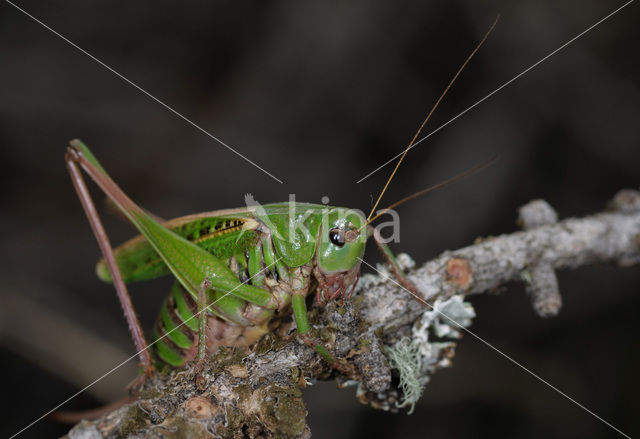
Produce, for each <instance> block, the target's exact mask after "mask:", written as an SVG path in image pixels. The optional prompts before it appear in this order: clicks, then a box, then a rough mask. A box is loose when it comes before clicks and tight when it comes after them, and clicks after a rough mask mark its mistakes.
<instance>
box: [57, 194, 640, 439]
mask: <svg viewBox="0 0 640 439" xmlns="http://www.w3.org/2000/svg"><path fill="white" fill-rule="evenodd" d="M556 217H557V216H556V214H555V212H554V211H553V209H551V207H550V206H549V205H548V204H547V203H545V202H544V201H540V200H537V201H533V202H531V203H529V204H527V205H526V206H524V207H523V208H521V209H520V218H519V222H520V224H521V225H522V227H523V228H524V230H523V231H520V232H516V233H511V234H507V235H501V236H498V237H490V238H484V239H481V240H478V241H477V242H476V243H475V244H474V245H471V246H468V247H465V248H462V249H459V250H455V251H447V252H445V253H443V254H442V255H440V256H439V257H437V258H435V259H433V260H431V261H429V262H427V263H425V264H424V265H422V266H421V267H419V268H417V269H410V270H408V276H409V278H410V279H411V281H412V282H414V284H415V285H416V286H417V287H418V289H419V290H420V291H421V292H422V293H423V295H424V297H425V298H426V299H427V300H428V301H429V302H430V303H443V301H445V300H447V299H448V298H451V297H453V296H458V295H462V296H466V295H471V294H479V293H483V292H487V291H490V290H493V289H496V288H498V287H500V286H501V285H504V284H505V283H507V282H512V281H523V282H525V283H527V291H528V292H529V294H530V295H531V298H532V302H533V306H534V310H535V311H536V312H537V313H538V314H539V315H540V316H543V317H548V316H552V315H555V314H557V313H558V311H559V310H560V306H561V299H560V293H559V290H558V285H557V279H556V277H555V270H557V269H565V268H576V267H580V266H583V265H587V264H594V263H614V264H618V265H620V266H629V265H632V264H637V263H640V193H638V192H637V191H632V190H624V191H621V192H619V193H618V194H617V195H616V196H615V197H614V199H613V200H612V202H611V203H610V207H609V210H608V211H606V212H603V213H599V214H595V215H591V216H587V217H584V218H580V219H576V218H570V219H566V220H564V221H560V222H556ZM404 259H405V260H406V259H407V258H406V257H405V258H404ZM401 260H403V258H401ZM405 265H410V264H408V263H405ZM379 268H382V269H383V270H384V268H383V267H379ZM438 300H439V301H440V302H436V301H438ZM424 314H425V307H424V305H421V304H420V303H418V302H417V301H415V300H413V299H412V297H411V296H410V295H409V294H407V293H406V292H405V291H403V290H402V289H400V288H399V287H398V286H397V285H395V284H394V283H393V282H391V281H389V280H387V279H385V277H384V276H381V275H372V274H367V275H363V277H362V280H361V283H360V286H359V290H358V292H357V293H356V295H355V297H354V299H353V300H352V301H351V302H350V303H348V304H345V306H343V307H339V306H338V305H337V304H335V303H332V304H329V305H328V306H326V307H325V308H323V309H318V308H315V309H313V310H312V311H311V321H312V322H313V323H314V329H313V331H314V334H315V335H316V336H317V337H320V338H322V339H323V341H324V342H325V343H326V344H327V345H328V346H329V347H330V348H331V349H332V350H333V351H334V353H335V355H336V356H338V357H341V358H343V359H344V360H345V361H346V362H348V363H349V364H350V365H351V366H352V367H351V369H353V374H352V375H351V376H337V373H336V372H335V371H333V370H329V369H328V367H327V366H326V363H324V362H323V361H322V360H321V359H320V358H318V356H317V355H316V354H315V353H314V351H313V350H312V349H310V348H308V347H307V346H305V345H304V344H303V343H301V342H299V341H298V339H297V338H296V337H295V336H294V335H289V334H287V332H288V331H287V329H288V326H287V325H283V326H282V327H281V329H280V331H279V332H278V333H274V334H268V335H267V336H266V337H265V338H263V339H262V340H261V341H260V342H259V343H258V345H257V346H256V347H254V349H253V351H251V352H247V351H241V350H237V349H236V350H233V349H221V350H219V351H218V352H217V353H216V354H215V355H214V356H213V357H212V358H211V359H210V361H209V362H208V363H207V366H206V367H205V372H204V379H205V381H206V390H205V391H204V392H200V391H199V390H198V389H197V387H196V386H195V384H194V382H193V378H194V373H193V370H191V368H190V367H187V368H185V369H182V370H177V371H173V372H171V373H170V374H166V375H161V374H159V375H158V376H156V377H154V378H153V379H152V380H150V381H149V382H147V383H146V386H145V388H144V390H143V391H142V393H141V395H140V399H139V400H138V401H137V402H135V403H133V404H130V405H127V406H124V407H122V408H120V409H118V410H116V411H114V412H112V413H110V414H108V415H107V416H105V417H103V418H101V419H99V420H97V421H94V422H91V423H89V422H83V423H81V424H78V425H77V426H76V427H75V428H74V429H73V430H72V431H71V432H70V433H69V437H70V438H72V439H73V438H94V437H95V438H99V437H103V436H104V437H122V436H129V437H139V438H156V437H158V438H159V437H163V438H166V437H185V436H188V437H193V438H201V437H202V438H205V437H206V438H210V437H250V438H254V437H308V436H309V435H310V431H309V428H308V427H307V425H306V423H305V416H306V409H305V406H304V404H303V402H302V397H301V396H302V390H301V389H302V388H304V386H305V383H306V382H307V380H310V379H328V378H331V377H337V379H338V380H339V381H340V382H342V383H343V384H349V383H352V382H354V380H357V381H359V382H361V383H362V384H361V385H360V386H359V391H358V396H359V398H360V399H361V400H362V401H363V402H367V403H370V404H372V405H374V406H377V407H383V408H393V407H394V404H393V403H394V402H398V401H400V400H402V398H403V395H402V393H401V391H400V390H398V388H397V380H394V378H393V375H392V371H391V370H390V368H389V362H388V360H387V357H386V356H385V354H384V351H385V350H387V349H389V347H390V346H392V345H394V343H396V342H398V341H400V340H402V339H403V337H406V336H407V335H408V334H410V333H411V330H412V328H415V326H414V325H416V324H417V323H419V322H420V321H421V319H422V318H423V316H424ZM294 334H295V333H294ZM450 345H451V344H441V345H440V350H439V351H438V352H437V358H435V359H434V363H433V364H432V365H430V367H431V369H428V370H429V371H430V372H433V371H434V370H436V369H437V368H439V367H442V366H446V365H447V364H448V359H449V358H450V356H451V355H452V350H451V349H449V347H450ZM427 366H429V365H427Z"/></svg>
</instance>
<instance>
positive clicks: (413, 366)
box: [387, 337, 424, 414]
mask: <svg viewBox="0 0 640 439" xmlns="http://www.w3.org/2000/svg"><path fill="white" fill-rule="evenodd" d="M387 355H388V358H389V366H391V368H392V369H397V370H398V372H399V373H400V384H399V386H400V389H401V390H402V393H403V394H404V401H403V402H402V403H401V404H396V405H397V406H398V407H399V408H401V407H406V406H408V405H409V406H411V408H410V409H409V412H408V414H411V413H413V409H414V407H415V404H416V402H417V401H418V400H419V399H420V397H421V396H422V392H423V391H424V386H423V384H422V382H421V374H420V370H421V369H422V367H421V366H422V365H421V355H420V346H419V343H416V341H415V340H409V339H408V338H406V337H405V338H403V339H401V340H400V341H399V342H397V343H396V344H395V345H393V346H392V347H390V348H387Z"/></svg>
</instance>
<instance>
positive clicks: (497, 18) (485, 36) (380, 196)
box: [366, 14, 500, 224]
mask: <svg viewBox="0 0 640 439" xmlns="http://www.w3.org/2000/svg"><path fill="white" fill-rule="evenodd" d="M499 19H500V14H498V16H497V17H496V19H495V20H494V22H493V24H492V25H491V27H490V28H489V30H488V31H487V33H486V34H485V35H484V37H483V38H482V40H481V41H480V43H478V45H477V46H476V48H475V49H473V52H471V54H470V55H469V56H468V57H467V59H466V60H465V62H464V63H463V64H462V66H460V68H459V69H458V71H457V72H456V74H455V75H454V76H453V78H452V79H451V81H450V82H449V85H447V88H445V89H444V91H443V92H442V94H441V95H440V97H439V98H438V100H437V101H436V103H435V104H434V105H433V107H432V108H431V111H429V114H427V117H426V118H425V119H424V121H423V122H422V125H420V128H419V129H418V131H417V132H416V134H415V135H414V136H413V139H411V142H409V145H408V146H407V148H406V149H405V150H404V153H403V154H402V157H400V160H399V161H398V163H397V164H396V167H395V168H394V169H393V172H392V173H391V175H390V176H389V179H388V180H387V182H386V183H385V185H384V187H383V188H382V191H381V192H380V195H379V196H378V199H377V200H376V204H374V205H373V208H372V209H371V212H369V216H367V221H366V223H367V224H368V223H370V222H371V221H370V219H371V215H373V212H375V211H376V208H377V207H378V204H380V200H381V199H382V196H383V195H384V193H385V192H386V190H387V187H388V186H389V183H391V180H393V177H394V176H395V175H396V171H397V170H398V168H399V167H400V164H401V163H402V161H403V160H404V157H405V156H406V155H407V153H408V152H409V150H410V149H411V147H412V146H413V144H414V143H415V142H416V140H417V139H418V136H419V135H420V133H422V129H423V128H424V126H425V125H426V124H427V122H428V121H429V119H430V118H431V115H432V114H433V112H434V111H435V110H436V108H438V105H440V101H442V98H444V96H445V95H446V94H447V92H448V91H449V89H450V88H451V86H452V85H453V83H454V82H455V81H456V79H458V76H460V73H462V71H463V70H464V68H465V67H466V66H467V64H468V63H469V61H471V58H473V55H475V54H476V52H477V51H478V49H480V47H482V45H483V44H484V42H485V41H486V40H487V38H488V37H489V34H491V31H493V28H494V27H496V24H497V23H498V20H499Z"/></svg>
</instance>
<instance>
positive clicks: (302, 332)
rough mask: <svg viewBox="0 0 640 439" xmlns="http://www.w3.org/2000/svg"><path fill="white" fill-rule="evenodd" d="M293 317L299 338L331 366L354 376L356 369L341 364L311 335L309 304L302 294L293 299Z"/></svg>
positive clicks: (294, 295)
mask: <svg viewBox="0 0 640 439" xmlns="http://www.w3.org/2000/svg"><path fill="white" fill-rule="evenodd" d="M292 307H293V317H294V319H295V321H296V326H297V327H298V336H299V337H300V340H302V341H303V342H304V344H306V345H307V346H309V347H310V348H312V349H314V350H315V351H316V352H317V353H318V354H320V356H321V357H322V358H323V359H324V360H325V361H326V362H327V363H328V364H329V366H330V367H331V368H332V369H336V370H337V371H339V372H341V373H342V374H344V375H348V376H353V375H354V369H353V367H350V366H349V364H347V363H344V362H340V361H339V360H337V359H335V358H334V357H333V355H331V354H330V353H329V351H328V350H327V348H325V347H324V346H323V345H322V343H321V342H320V341H319V340H316V339H315V338H313V337H312V336H311V334H309V319H308V318H307V304H306V302H305V297H304V295H303V294H302V293H294V294H293V297H292Z"/></svg>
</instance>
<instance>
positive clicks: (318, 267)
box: [314, 208, 367, 304]
mask: <svg viewBox="0 0 640 439" xmlns="http://www.w3.org/2000/svg"><path fill="white" fill-rule="evenodd" d="M365 222H366V220H365V218H364V217H363V216H362V215H361V214H360V213H358V212H356V211H354V210H350V209H344V208H331V209H330V210H329V211H327V212H326V213H325V214H324V215H323V219H322V226H321V227H320V233H319V236H318V247H317V251H316V255H315V264H314V275H315V277H316V279H317V280H318V290H317V293H316V300H317V301H318V303H319V304H326V303H327V301H329V300H331V299H340V300H343V298H344V296H345V294H347V292H348V291H349V293H351V292H352V291H353V288H355V286H356V283H357V281H358V278H359V277H360V262H361V259H362V257H363V256H364V249H365V244H366V242H367V231H366V228H363V225H364V224H365ZM350 288H351V289H350Z"/></svg>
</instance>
